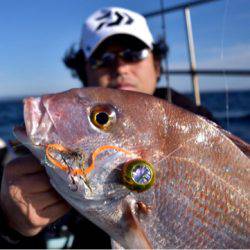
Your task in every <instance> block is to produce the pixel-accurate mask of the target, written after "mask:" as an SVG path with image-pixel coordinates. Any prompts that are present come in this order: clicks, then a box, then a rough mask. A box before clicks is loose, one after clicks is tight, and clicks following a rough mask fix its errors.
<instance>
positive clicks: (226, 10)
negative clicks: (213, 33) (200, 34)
mask: <svg viewBox="0 0 250 250" xmlns="http://www.w3.org/2000/svg"><path fill="white" fill-rule="evenodd" d="M228 5H229V0H226V4H225V8H224V13H223V19H222V37H221V55H220V59H221V61H222V63H223V61H224V38H225V25H226V18H227V13H228ZM223 68H224V67H223ZM223 79H224V86H225V91H226V129H227V130H229V87H228V79H227V76H226V72H225V68H224V69H223Z"/></svg>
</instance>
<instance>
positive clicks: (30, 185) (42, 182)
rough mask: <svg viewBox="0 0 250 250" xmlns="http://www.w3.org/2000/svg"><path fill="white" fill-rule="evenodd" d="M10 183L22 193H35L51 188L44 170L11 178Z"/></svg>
mask: <svg viewBox="0 0 250 250" xmlns="http://www.w3.org/2000/svg"><path fill="white" fill-rule="evenodd" d="M11 185H13V186H17V187H19V188H20V189H21V190H22V192H23V193H24V194H35V193H40V192H46V191H49V190H51V189H53V187H52V186H51V184H50V182H49V177H48V176H47V174H45V173H44V172H38V173H35V174H29V175H23V176H21V177H19V178H18V179H16V180H13V182H12V183H11Z"/></svg>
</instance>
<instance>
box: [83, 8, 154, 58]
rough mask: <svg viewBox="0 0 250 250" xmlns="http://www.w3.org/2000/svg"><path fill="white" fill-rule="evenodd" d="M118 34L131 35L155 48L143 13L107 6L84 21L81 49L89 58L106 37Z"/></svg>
mask: <svg viewBox="0 0 250 250" xmlns="http://www.w3.org/2000/svg"><path fill="white" fill-rule="evenodd" d="M118 34H126V35H131V36H133V37H136V38H138V39H139V40H141V41H142V42H144V43H145V44H146V45H147V46H148V47H149V48H151V49H152V48H153V42H154V40H153V36H152V34H151V32H150V30H149V28H148V25H147V21H146V19H145V18H144V17H143V16H142V15H140V14H138V13H136V12H133V11H131V10H128V9H124V8H118V7H107V8H103V9H100V10H97V11H95V12H94V13H93V14H92V15H91V16H90V17H89V18H88V19H87V20H86V22H85V23H84V25H83V29H82V36H81V44H80V46H81V49H83V51H84V54H85V56H86V57H87V58H89V57H90V56H91V55H92V53H93V52H94V50H95V49H96V48H97V47H98V46H99V45H100V44H101V43H102V42H103V41H104V40H105V39H106V38H108V37H110V36H113V35H118Z"/></svg>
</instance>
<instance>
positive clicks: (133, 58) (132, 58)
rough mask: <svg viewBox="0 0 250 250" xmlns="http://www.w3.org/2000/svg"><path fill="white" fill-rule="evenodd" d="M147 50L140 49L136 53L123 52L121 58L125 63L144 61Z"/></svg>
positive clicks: (132, 51) (131, 51) (130, 51)
mask: <svg viewBox="0 0 250 250" xmlns="http://www.w3.org/2000/svg"><path fill="white" fill-rule="evenodd" d="M148 53H149V52H148V49H142V50H138V51H134V50H125V51H124V52H122V55H121V57H122V58H123V59H124V60H125V61H127V62H138V61H141V60H143V59H145V58H146V57H147V56H148Z"/></svg>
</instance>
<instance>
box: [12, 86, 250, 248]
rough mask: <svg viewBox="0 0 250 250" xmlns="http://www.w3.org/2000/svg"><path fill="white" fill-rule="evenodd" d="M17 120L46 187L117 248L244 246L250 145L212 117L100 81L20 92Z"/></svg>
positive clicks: (248, 243)
mask: <svg viewBox="0 0 250 250" xmlns="http://www.w3.org/2000/svg"><path fill="white" fill-rule="evenodd" d="M24 118H25V125H26V133H24V131H22V130H21V129H20V128H19V129H16V130H15V134H16V136H17V138H18V139H19V140H20V141H21V142H22V143H23V144H24V145H26V146H27V147H28V148H29V149H30V150H31V151H32V152H33V154H34V155H35V156H36V157H38V158H39V159H40V161H41V163H42V164H43V165H44V166H45V168H46V171H47V173H48V176H49V178H50V181H51V184H52V185H53V187H54V188H55V189H56V190H57V191H58V193H59V194H60V195H61V196H62V197H64V199H65V200H66V201H67V202H69V203H70V204H71V205H72V206H73V207H74V208H75V209H77V210H78V211H79V212H80V213H81V214H82V215H83V216H85V217H87V218H88V219H90V220H91V221H92V222H94V223H95V224H96V225H97V226H99V227H101V228H102V229H103V230H104V231H106V232H107V233H108V234H109V235H110V236H111V238H112V239H113V240H115V241H116V242H117V243H118V244H119V245H120V246H122V247H124V248H250V161H249V145H248V144H247V143H244V142H243V141H241V140H240V139H237V138H236V137H234V136H233V135H231V134H230V133H228V132H226V131H224V130H222V129H220V128H218V126H217V125H215V124H214V123H212V122H209V121H207V120H206V119H204V118H202V117H200V116H197V115H194V114H192V113H190V112H188V111H185V110H183V109H181V108H178V107H176V106H174V105H171V104H168V103H167V102H165V101H164V100H161V99H157V98H155V97H153V96H149V95H145V94H141V93H135V92H130V91H119V90H113V89H102V88H84V89H73V90H69V91H66V92H64V93H58V94H51V95H45V96H42V97H37V98H32V97H30V98H27V99H25V100H24ZM26 134H27V136H26ZM83 247H84V246H83Z"/></svg>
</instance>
